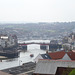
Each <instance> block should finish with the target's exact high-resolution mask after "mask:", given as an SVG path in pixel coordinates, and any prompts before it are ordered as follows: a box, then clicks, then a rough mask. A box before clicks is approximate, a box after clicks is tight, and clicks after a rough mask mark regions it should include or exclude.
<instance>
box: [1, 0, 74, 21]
mask: <svg viewBox="0 0 75 75" xmlns="http://www.w3.org/2000/svg"><path fill="white" fill-rule="evenodd" d="M71 21H75V0H0V22H71Z"/></svg>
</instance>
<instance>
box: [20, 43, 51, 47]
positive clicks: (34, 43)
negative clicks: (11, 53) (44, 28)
mask: <svg viewBox="0 0 75 75" xmlns="http://www.w3.org/2000/svg"><path fill="white" fill-rule="evenodd" d="M30 44H38V45H49V44H50V43H37V42H31V43H19V45H21V46H22V45H30Z"/></svg>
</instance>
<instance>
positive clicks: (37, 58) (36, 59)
mask: <svg viewBox="0 0 75 75" xmlns="http://www.w3.org/2000/svg"><path fill="white" fill-rule="evenodd" d="M39 59H43V58H42V56H41V55H40V54H39V55H38V56H37V57H36V58H35V59H34V61H35V62H36V63H37V62H38V60H39Z"/></svg>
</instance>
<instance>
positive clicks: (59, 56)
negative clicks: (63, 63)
mask: <svg viewBox="0 0 75 75" xmlns="http://www.w3.org/2000/svg"><path fill="white" fill-rule="evenodd" d="M48 54H49V56H50V57H51V58H52V59H55V60H56V59H62V58H63V56H64V55H65V51H58V52H52V53H48Z"/></svg>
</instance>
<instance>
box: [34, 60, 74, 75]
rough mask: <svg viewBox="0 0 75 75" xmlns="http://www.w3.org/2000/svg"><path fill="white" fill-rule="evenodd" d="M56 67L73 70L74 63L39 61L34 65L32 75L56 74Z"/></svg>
mask: <svg viewBox="0 0 75 75" xmlns="http://www.w3.org/2000/svg"><path fill="white" fill-rule="evenodd" d="M58 67H71V68H75V61H64V60H63V61H61V60H47V59H46V60H39V61H38V63H37V64H36V68H35V71H34V74H54V75H55V74H56V71H57V68H58Z"/></svg>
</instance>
